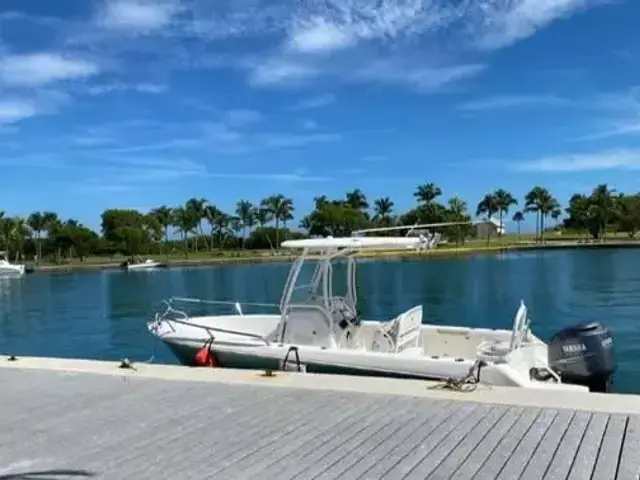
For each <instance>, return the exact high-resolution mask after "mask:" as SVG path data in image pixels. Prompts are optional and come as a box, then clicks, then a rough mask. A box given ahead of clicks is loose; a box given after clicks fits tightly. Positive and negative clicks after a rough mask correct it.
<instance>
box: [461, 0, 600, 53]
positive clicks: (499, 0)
mask: <svg viewBox="0 0 640 480" xmlns="http://www.w3.org/2000/svg"><path fill="white" fill-rule="evenodd" d="M612 1H613V0H545V1H540V0H513V1H503V0H489V1H485V2H470V3H469V5H470V6H469V7H468V10H467V14H466V17H467V18H468V22H467V25H468V28H467V30H468V32H469V34H470V35H471V38H472V39H474V41H475V42H476V45H477V46H478V48H480V49H483V50H494V49H498V48H504V47H507V46H509V45H512V44H513V43H515V42H517V41H518V40H522V39H524V38H527V37H530V36H532V35H533V34H535V33H536V32H537V31H538V30H540V29H543V28H545V27H547V26H548V25H549V24H551V23H552V22H554V21H555V20H558V19H561V18H566V17H568V16H570V15H572V14H574V13H577V12H579V11H582V10H586V9H588V8H591V7H595V6H598V5H601V4H606V3H611V2H612Z"/></svg>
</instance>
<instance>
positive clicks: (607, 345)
mask: <svg viewBox="0 0 640 480" xmlns="http://www.w3.org/2000/svg"><path fill="white" fill-rule="evenodd" d="M547 350H548V357H549V366H550V367H551V368H553V370H554V371H555V372H557V373H558V375H559V376H560V378H561V379H562V381H563V382H565V383H570V384H576V385H584V386H586V387H589V390H590V391H592V392H608V391H609V390H610V388H611V384H612V377H613V374H614V372H615V371H616V368H617V362H616V359H615V354H614V349H613V338H612V336H611V333H610V332H609V330H608V329H607V328H606V327H604V326H603V325H601V324H600V323H598V322H590V323H581V324H578V325H573V326H571V327H568V328H565V329H564V330H561V331H560V332H558V333H556V334H555V335H554V336H553V337H552V338H551V340H549V342H548V343H547Z"/></svg>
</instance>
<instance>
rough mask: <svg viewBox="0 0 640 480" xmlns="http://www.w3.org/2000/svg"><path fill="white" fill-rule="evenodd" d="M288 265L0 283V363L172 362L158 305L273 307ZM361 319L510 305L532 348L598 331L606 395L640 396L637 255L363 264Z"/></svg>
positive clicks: (492, 315)
mask: <svg viewBox="0 0 640 480" xmlns="http://www.w3.org/2000/svg"><path fill="white" fill-rule="evenodd" d="M288 267H289V265H288V264H269V265H241V266H216V267H200V268H170V269H167V270H159V271H154V272H122V271H107V272H97V271H96V272H81V273H51V274H46V273H37V274H33V275H27V276H25V277H24V278H21V279H0V352H2V354H16V355H38V356H55V357H83V358H95V359H108V360H118V359H121V358H123V357H129V358H131V359H132V360H133V361H146V360H148V359H149V358H150V357H151V356H152V355H154V362H158V363H176V361H175V359H174V357H173V356H172V355H171V353H170V352H169V351H168V350H167V349H166V348H165V347H164V346H163V345H161V344H159V343H158V342H156V341H154V339H153V337H151V335H150V334H148V333H147V330H146V327H145V321H146V320H147V319H148V318H150V316H152V314H153V312H154V311H155V309H158V308H160V306H161V303H160V301H161V300H162V299H163V298H167V297H169V296H172V295H173V296H190V297H201V298H215V299H229V300H245V301H253V302H269V303H271V302H277V301H279V297H280V293H281V288H282V286H283V284H284V281H285V277H286V274H287V271H288ZM358 279H359V282H360V285H359V295H360V303H359V308H360V309H361V311H362V314H363V316H364V317H365V318H372V319H377V318H391V317H393V316H395V315H397V314H398V313H400V312H401V311H404V310H406V309H408V308H410V307H412V306H414V305H416V304H418V303H422V304H423V306H424V312H425V314H424V318H425V322H430V323H447V324H453V325H468V326H486V327H494V328H496V327H502V328H511V326H512V322H513V317H514V315H515V312H516V309H517V307H518V302H519V300H520V299H521V298H523V299H524V300H525V302H526V303H527V306H528V307H529V310H530V312H531V316H532V328H533V330H534V331H535V332H536V334H538V335H539V336H540V337H542V338H543V339H548V338H549V336H550V335H552V334H553V333H554V332H556V331H558V330H559V329H561V328H562V327H564V326H567V325H569V324H571V323H575V322H581V321H585V320H597V321H601V322H603V323H605V324H606V325H607V326H608V327H609V328H610V329H611V330H612V331H613V334H614V336H615V341H616V350H617V355H618V358H619V370H618V373H617V375H616V390H617V391H620V392H634V393H640V356H639V355H638V353H639V352H640V323H639V320H640V250H602V251H555V252H527V253H510V254H504V255H498V256H488V255H487V256H478V257H475V258H459V259H440V260H433V261H430V262H398V261H376V262H372V261H368V262H362V263H360V264H359V269H358Z"/></svg>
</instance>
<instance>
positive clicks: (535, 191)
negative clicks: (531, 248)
mask: <svg viewBox="0 0 640 480" xmlns="http://www.w3.org/2000/svg"><path fill="white" fill-rule="evenodd" d="M548 197H550V194H549V191H548V190H547V189H546V188H542V187H540V186H538V185H536V186H535V187H533V188H532V189H531V191H530V192H529V193H527V194H526V195H525V196H524V211H525V212H535V214H536V241H538V240H540V241H542V227H543V225H544V218H543V216H542V212H541V211H540V207H541V204H542V202H543V200H545V199H547V198H548Z"/></svg>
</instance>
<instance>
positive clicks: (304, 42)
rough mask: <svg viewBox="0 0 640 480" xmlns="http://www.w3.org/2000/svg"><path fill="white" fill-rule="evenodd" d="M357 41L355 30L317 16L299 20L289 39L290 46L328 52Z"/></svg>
mask: <svg viewBox="0 0 640 480" xmlns="http://www.w3.org/2000/svg"><path fill="white" fill-rule="evenodd" d="M356 41H357V37H356V36H355V35H354V32H352V31H349V30H345V29H342V28H340V27H339V26H337V25H334V24H331V23H329V22H327V21H326V20H325V19H323V18H321V17H315V18H312V19H311V20H309V21H299V22H297V24H296V26H295V27H294V29H293V32H292V35H291V37H290V38H289V40H288V47H289V48H290V49H292V50H295V51H298V52H303V53H315V52H327V51H331V50H338V49H341V48H344V47H347V46H349V45H352V44H354V43H355V42H356Z"/></svg>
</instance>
